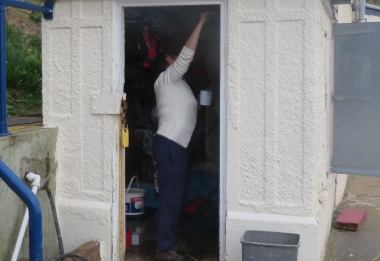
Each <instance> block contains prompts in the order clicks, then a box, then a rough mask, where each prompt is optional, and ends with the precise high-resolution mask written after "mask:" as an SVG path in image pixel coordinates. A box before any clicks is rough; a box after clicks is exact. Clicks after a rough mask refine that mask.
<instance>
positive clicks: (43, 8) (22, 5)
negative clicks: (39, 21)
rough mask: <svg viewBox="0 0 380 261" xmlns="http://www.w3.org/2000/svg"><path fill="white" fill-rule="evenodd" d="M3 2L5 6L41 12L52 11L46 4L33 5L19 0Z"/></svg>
mask: <svg viewBox="0 0 380 261" xmlns="http://www.w3.org/2000/svg"><path fill="white" fill-rule="evenodd" d="M5 2H6V5H7V6H13V7H17V8H22V9H26V10H31V11H35V12H40V13H43V14H45V13H50V12H52V10H51V9H50V8H47V7H46V6H40V5H34V4H29V3H26V2H20V1H16V0H8V1H5Z"/></svg>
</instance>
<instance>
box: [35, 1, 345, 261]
mask: <svg viewBox="0 0 380 261" xmlns="http://www.w3.org/2000/svg"><path fill="white" fill-rule="evenodd" d="M110 1H111V0H103V1H101V0H86V1H84V0H82V1H80V0H77V1H74V0H71V1H70V0H60V1H58V2H57V8H56V15H55V17H56V18H55V20H54V21H52V22H46V21H45V22H43V49H44V52H43V53H44V56H43V64H44V67H43V72H44V80H43V84H44V88H43V94H44V124H45V126H47V127H59V130H60V131H59V137H58V173H57V205H58V210H59V219H60V222H61V226H62V227H63V229H62V230H63V238H64V242H65V247H66V249H67V251H70V250H72V249H73V248H75V247H77V246H79V245H80V244H81V243H83V242H84V241H87V240H90V239H100V240H102V241H103V244H102V256H103V260H117V251H116V250H115V248H112V246H111V241H112V238H115V237H116V235H115V234H116V233H115V232H112V231H114V230H113V228H114V227H115V222H118V221H117V218H116V217H115V216H114V215H113V213H115V211H113V209H112V207H113V206H117V204H115V205H113V204H112V201H113V198H117V197H115V195H116V194H115V193H117V191H118V188H117V176H118V151H117V148H118V116H102V115H92V114H91V103H90V101H91V95H93V94H98V93H111V92H116V91H117V90H118V88H116V87H115V85H116V83H115V82H113V81H112V74H115V73H116V72H117V70H118V69H120V68H117V69H115V68H113V67H112V59H113V57H112V54H113V53H115V49H113V47H114V46H116V43H113V42H112V30H111V29H112V22H111V21H112V12H111V11H112V3H111V2H110ZM127 2H128V1H127ZM182 2H184V1H182ZM199 2H202V1H199ZM114 8H115V6H114ZM349 11H350V10H349V9H347V10H343V11H341V10H339V12H340V16H341V15H342V16H343V15H345V12H347V17H350V12H349ZM331 23H332V20H330V18H329V16H328V15H327V13H326V10H325V8H324V7H323V5H322V1H321V0H284V1H277V0H229V1H228V37H229V38H228V75H227V77H228V82H227V103H228V106H227V113H228V116H227V124H228V125H227V165H226V166H227V188H226V189H227V202H226V204H227V223H226V237H227V239H226V255H227V256H226V259H227V260H231V261H236V260H240V259H241V244H240V237H241V236H242V235H243V233H244V231H246V230H251V229H252V230H255V229H257V230H266V231H280V232H292V233H298V234H300V235H301V247H300V249H299V260H301V261H314V260H316V261H317V260H318V261H319V260H321V259H322V257H323V252H324V246H325V242H326V238H327V235H328V231H329V228H330V219H331V213H332V210H333V207H334V204H335V201H336V198H337V196H336V194H335V188H336V187H335V186H336V183H335V175H327V174H326V173H327V172H328V170H329V162H330V154H329V151H330V148H329V139H330V137H329V128H330V123H329V121H330V116H329V115H330V111H331V108H330V105H331V104H330V103H329V100H330V99H329V95H330V94H329V92H330V90H331V88H332V65H331V59H332V57H331V55H332V51H331V50H332V49H331V48H332V44H331ZM120 71H121V70H120ZM114 78H115V75H114ZM116 78H117V77H116ZM341 182H342V183H341V184H343V183H344V184H345V180H344V179H343V181H341ZM341 187H344V185H341ZM321 192H323V195H327V196H326V198H324V199H323V198H321V197H320V193H321ZM320 200H322V201H320ZM112 249H113V250H112ZM110 257H112V258H110Z"/></svg>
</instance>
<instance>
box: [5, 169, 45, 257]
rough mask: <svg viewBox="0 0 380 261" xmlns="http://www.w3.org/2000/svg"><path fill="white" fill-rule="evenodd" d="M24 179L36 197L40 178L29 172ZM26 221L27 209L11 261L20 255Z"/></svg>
mask: <svg viewBox="0 0 380 261" xmlns="http://www.w3.org/2000/svg"><path fill="white" fill-rule="evenodd" d="M26 179H27V180H29V181H32V192H33V194H34V195H36V194H37V190H38V189H39V188H40V186H41V176H40V175H38V174H34V173H33V172H29V173H28V174H26ZM28 220H29V212H28V209H26V211H25V215H24V219H23V220H22V224H21V228H20V233H19V234H18V237H17V241H16V246H15V249H14V250H13V255H12V259H11V261H17V257H18V254H19V253H20V248H21V244H22V240H23V239H24V235H25V230H26V226H27V225H28Z"/></svg>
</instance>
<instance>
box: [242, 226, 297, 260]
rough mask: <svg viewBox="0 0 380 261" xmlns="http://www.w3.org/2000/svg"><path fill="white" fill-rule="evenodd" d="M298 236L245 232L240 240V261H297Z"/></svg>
mask: <svg viewBox="0 0 380 261" xmlns="http://www.w3.org/2000/svg"><path fill="white" fill-rule="evenodd" d="M299 242H300V236H299V235H298V234H290V233H280V232H267V231H254V230H250V231H246V232H245V233H244V236H243V238H242V239H241V243H242V249H243V259H242V261H297V254H298V247H299V246H300V243H299Z"/></svg>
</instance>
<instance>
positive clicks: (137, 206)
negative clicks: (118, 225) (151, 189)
mask: <svg viewBox="0 0 380 261" xmlns="http://www.w3.org/2000/svg"><path fill="white" fill-rule="evenodd" d="M134 178H136V179H137V176H133V178H132V179H131V181H130V183H129V186H128V188H127V189H126V190H125V214H126V215H131V216H132V215H141V214H143V213H144V211H145V190H144V189H140V188H131V184H132V181H133V179H134ZM137 186H138V181H137Z"/></svg>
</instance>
